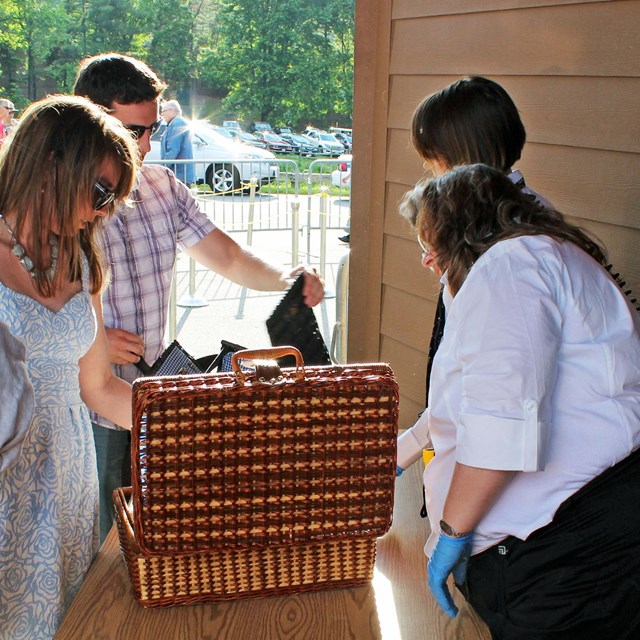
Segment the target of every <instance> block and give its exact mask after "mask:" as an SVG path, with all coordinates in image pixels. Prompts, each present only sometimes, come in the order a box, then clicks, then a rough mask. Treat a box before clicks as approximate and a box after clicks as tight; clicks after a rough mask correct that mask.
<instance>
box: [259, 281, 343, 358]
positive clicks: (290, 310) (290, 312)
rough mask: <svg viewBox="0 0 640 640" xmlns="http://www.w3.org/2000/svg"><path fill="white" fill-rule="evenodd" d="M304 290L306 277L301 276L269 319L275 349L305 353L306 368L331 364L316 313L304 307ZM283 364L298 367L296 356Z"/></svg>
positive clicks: (270, 334)
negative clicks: (288, 348)
mask: <svg viewBox="0 0 640 640" xmlns="http://www.w3.org/2000/svg"><path fill="white" fill-rule="evenodd" d="M303 286H304V274H302V273H301V274H300V275H299V276H298V277H297V278H296V280H295V282H294V283H293V284H292V285H291V286H290V287H289V289H288V290H287V292H286V293H285V294H284V297H283V298H282V300H280V302H279V303H278V305H277V306H276V308H275V309H274V310H273V313H272V314H271V315H270V316H269V318H268V319H267V332H268V333H269V338H270V339H271V345H272V346H274V347H282V346H292V347H295V348H296V349H298V351H300V353H302V357H303V359H304V363H305V364H306V365H328V364H331V357H330V356H329V351H328V350H327V346H326V344H325V343H324V340H323V338H322V334H321V333H320V327H319V326H318V321H317V320H316V316H315V314H314V312H313V309H311V307H308V306H307V305H306V304H305V303H304V298H303V297H302V287H303ZM279 362H280V366H282V367H292V366H295V360H294V358H293V357H292V356H285V357H284V358H281V359H280V360H279Z"/></svg>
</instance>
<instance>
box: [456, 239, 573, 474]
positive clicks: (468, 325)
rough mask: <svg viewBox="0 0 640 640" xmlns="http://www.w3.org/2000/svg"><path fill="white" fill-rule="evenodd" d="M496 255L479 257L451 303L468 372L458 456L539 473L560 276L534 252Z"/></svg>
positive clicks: (558, 320) (554, 364)
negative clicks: (557, 287)
mask: <svg viewBox="0 0 640 640" xmlns="http://www.w3.org/2000/svg"><path fill="white" fill-rule="evenodd" d="M496 253H497V255H493V256H491V259H490V260H486V261H484V262H481V261H478V263H477V264H476V266H475V267H474V268H473V269H472V270H471V272H470V273H469V276H468V277H467V281H466V282H465V284H464V285H463V287H462V288H461V289H460V291H459V292H458V295H457V296H456V298H455V299H454V301H453V303H452V305H451V320H452V322H451V324H452V325H455V331H456V335H455V341H456V352H457V356H458V358H459V362H460V365H461V372H462V396H461V405H460V414H459V422H458V425H457V427H458V428H457V434H456V460H457V461H458V462H460V463H462V464H465V465H468V466H474V467H482V468H487V469H500V470H515V471H538V470H542V469H543V468H544V465H545V455H546V443H547V441H548V437H549V429H550V428H551V424H550V415H551V395H552V392H553V388H554V384H555V379H556V375H557V358H558V350H559V345H560V334H561V314H560V312H559V306H558V304H559V301H558V299H557V295H556V294H555V293H554V292H555V290H556V288H555V284H556V282H557V280H556V282H554V279H557V278H558V277H559V274H558V273H555V274H553V273H552V272H553V269H554V266H553V265H550V267H549V268H547V267H546V265H545V268H541V266H540V261H539V258H538V257H536V256H534V255H533V254H529V253H527V252H526V251H518V252H510V251H508V250H507V251H504V250H503V251H497V252H496Z"/></svg>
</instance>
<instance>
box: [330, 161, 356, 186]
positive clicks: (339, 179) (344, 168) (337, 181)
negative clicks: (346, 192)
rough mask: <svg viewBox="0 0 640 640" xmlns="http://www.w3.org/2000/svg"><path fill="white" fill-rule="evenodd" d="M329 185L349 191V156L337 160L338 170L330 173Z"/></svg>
mask: <svg viewBox="0 0 640 640" xmlns="http://www.w3.org/2000/svg"><path fill="white" fill-rule="evenodd" d="M331 184H332V185H333V186H334V187H339V188H341V189H351V156H350V155H343V156H340V157H339V158H338V168H337V169H336V170H335V171H332V172H331Z"/></svg>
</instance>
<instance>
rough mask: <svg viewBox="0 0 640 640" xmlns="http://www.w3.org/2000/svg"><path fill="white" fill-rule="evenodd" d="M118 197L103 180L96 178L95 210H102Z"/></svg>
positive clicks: (94, 188)
mask: <svg viewBox="0 0 640 640" xmlns="http://www.w3.org/2000/svg"><path fill="white" fill-rule="evenodd" d="M115 199H116V194H115V193H114V192H113V191H109V189H107V187H105V186H104V185H103V184H102V182H100V181H99V180H96V181H95V182H94V184H93V210H94V211H100V209H104V208H105V207H106V206H107V205H109V204H111V203H112V202H113V201H114V200H115Z"/></svg>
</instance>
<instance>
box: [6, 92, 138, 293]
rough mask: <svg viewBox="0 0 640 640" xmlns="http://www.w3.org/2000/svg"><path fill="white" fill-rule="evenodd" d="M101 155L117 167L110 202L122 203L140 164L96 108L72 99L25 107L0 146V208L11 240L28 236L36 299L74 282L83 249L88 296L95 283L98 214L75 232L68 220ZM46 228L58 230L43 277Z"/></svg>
mask: <svg viewBox="0 0 640 640" xmlns="http://www.w3.org/2000/svg"><path fill="white" fill-rule="evenodd" d="M105 160H110V161H112V162H113V163H114V164H115V166H116V167H117V174H118V181H117V184H116V185H113V188H114V193H115V194H116V201H118V200H124V199H125V198H126V197H127V196H128V194H129V192H130V191H131V189H132V187H133V184H134V180H135V176H136V171H137V168H138V166H139V163H140V158H139V152H138V148H137V145H136V143H135V141H134V140H133V139H132V137H131V135H130V134H129V133H128V132H127V130H126V129H125V128H124V126H123V125H122V124H121V123H120V122H119V121H118V120H116V119H115V118H113V117H112V116H109V115H107V113H106V112H105V110H104V109H103V108H101V107H98V106H96V105H94V104H92V103H91V102H90V101H88V100H86V99H85V98H79V97H74V96H50V97H47V98H44V99H43V100H40V101H38V102H34V103H33V104H31V105H30V106H29V107H28V108H27V109H26V110H25V112H24V114H23V116H22V118H21V119H20V123H19V125H18V126H17V127H16V129H15V130H14V132H13V134H12V137H11V138H10V139H9V140H8V141H7V142H6V143H5V144H4V145H3V147H2V150H1V151H0V213H2V214H6V213H7V212H11V213H12V214H13V215H15V223H14V233H15V236H16V238H18V241H19V239H20V238H21V237H23V234H25V233H26V235H29V236H30V239H31V244H30V249H31V253H32V255H31V254H30V256H29V257H30V258H31V259H32V260H33V263H34V269H33V273H34V280H35V285H36V288H37V290H38V292H39V293H40V294H41V295H43V296H51V295H53V294H54V292H55V290H56V288H57V284H59V283H60V281H61V280H62V279H64V278H68V279H69V280H71V281H77V280H79V279H80V277H81V274H82V254H83V253H84V254H86V256H87V258H88V261H89V270H90V283H91V293H96V292H97V291H99V290H100V289H101V288H102V284H103V279H104V264H103V257H102V253H101V251H100V249H99V245H98V243H97V241H96V228H97V227H98V226H99V225H100V224H101V222H102V218H101V217H98V218H96V220H95V221H93V222H91V223H89V224H87V225H86V228H84V229H81V230H79V231H77V230H76V229H77V227H76V226H75V225H77V209H78V206H79V205H80V204H81V203H83V202H86V201H87V200H89V201H91V198H92V197H93V190H94V184H95V181H96V179H97V178H98V176H99V173H100V167H101V165H102V163H103V162H104V161H105ZM115 204H116V202H114V203H112V204H111V205H110V209H111V211H113V209H114V208H115ZM27 226H28V227H29V228H28V229H27ZM54 226H55V227H57V229H58V230H59V239H58V243H59V247H58V269H57V272H56V277H55V279H54V280H53V282H51V281H50V280H49V279H48V278H47V276H46V271H47V268H48V267H49V265H48V264H46V263H45V260H46V259H45V257H44V256H45V255H47V251H44V249H45V248H48V247H47V245H48V244H49V242H50V234H51V230H52V228H53V227H54Z"/></svg>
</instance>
